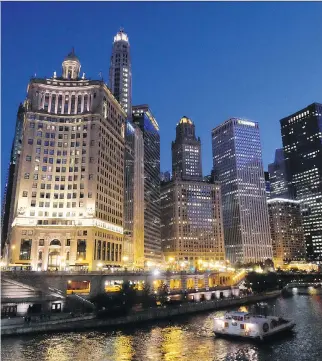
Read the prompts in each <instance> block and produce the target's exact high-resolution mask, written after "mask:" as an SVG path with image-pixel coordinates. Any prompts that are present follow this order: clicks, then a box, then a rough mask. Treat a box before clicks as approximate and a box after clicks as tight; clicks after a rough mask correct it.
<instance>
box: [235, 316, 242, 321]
mask: <svg viewBox="0 0 322 361" xmlns="http://www.w3.org/2000/svg"><path fill="white" fill-rule="evenodd" d="M233 320H235V321H244V317H243V316H233Z"/></svg>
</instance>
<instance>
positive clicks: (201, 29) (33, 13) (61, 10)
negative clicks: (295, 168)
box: [1, 2, 322, 190]
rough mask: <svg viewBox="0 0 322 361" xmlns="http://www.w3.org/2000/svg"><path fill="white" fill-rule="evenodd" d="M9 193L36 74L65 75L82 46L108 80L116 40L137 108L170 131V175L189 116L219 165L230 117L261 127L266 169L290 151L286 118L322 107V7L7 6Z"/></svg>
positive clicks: (166, 160) (207, 164)
mask: <svg viewBox="0 0 322 361" xmlns="http://www.w3.org/2000/svg"><path fill="white" fill-rule="evenodd" d="M1 8H2V11H1V16H2V21H1V23H2V29H1V32H2V49H1V50H2V59H1V61H2V64H1V65H2V69H1V70H2V74H1V75H2V92H1V95H2V98H1V102H2V104H1V105H2V114H1V115H2V122H1V123H2V132H1V135H2V137H1V138H2V143H1V149H2V155H1V161H2V166H1V171H2V172H1V189H2V190H3V188H4V182H5V178H6V170H7V164H8V161H9V156H10V149H11V143H12V139H13V134H14V127H15V121H16V112H17V109H18V105H19V103H20V102H21V101H23V100H24V99H25V96H26V89H27V84H28V81H29V79H30V77H31V76H32V75H34V74H37V77H43V76H47V77H49V76H52V74H53V72H54V71H57V74H60V71H61V63H62V61H63V59H64V57H65V55H67V53H68V52H69V51H70V50H71V48H72V47H73V46H74V47H75V52H76V54H77V55H78V57H79V59H80V61H81V64H82V68H81V72H85V73H86V76H87V77H90V78H92V79H95V78H96V79H97V78H98V74H99V72H100V71H102V74H103V76H104V80H105V81H106V82H108V69H109V64H110V55H111V49H112V40H113V36H114V35H115V34H116V32H117V31H118V30H119V28H120V27H124V29H125V31H126V32H127V33H128V35H129V39H130V44H131V55H132V72H133V104H142V103H147V104H149V105H150V108H151V110H152V112H153V114H154V116H155V117H156V119H157V121H158V123H159V125H160V134H161V170H168V169H171V141H172V140H174V137H175V126H176V124H177V122H178V120H179V119H180V118H181V117H182V116H183V115H186V116H188V117H190V118H191V119H192V120H193V121H194V122H195V125H196V133H197V135H198V136H200V138H201V141H202V157H203V173H204V174H208V173H210V170H211V167H212V152H211V129H212V128H214V127H215V126H216V125H218V124H220V123H221V122H223V121H224V120H226V119H227V118H229V117H237V116H239V117H246V118H248V119H250V120H255V121H258V122H259V123H260V129H261V140H262V145H263V160H264V166H265V168H267V164H268V163H270V162H271V161H272V160H273V158H274V152H275V148H277V147H280V146H281V135H280V126H279V119H281V118H283V117H285V116H287V115H289V114H291V113H293V112H295V111H297V110H300V109H301V108H303V107H305V106H307V105H308V104H311V103H313V102H314V101H317V102H321V101H322V96H321V79H322V56H321V54H322V22H321V12H322V3H304V2H302V3H296V2H285V3H275V2H272V3H262V2H258V3H246V2H241V3H232V2H229V3H204V2H200V3H171V2H163V3H152V2H150V3H144V2H141V3H134V2H132V3H127V2H118V3H101V2H97V3H90V2H86V3H80V2H72V3H60V2H56V3H47V2H35V3H2V4H1Z"/></svg>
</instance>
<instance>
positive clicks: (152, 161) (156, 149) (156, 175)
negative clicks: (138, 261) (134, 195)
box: [132, 105, 162, 266]
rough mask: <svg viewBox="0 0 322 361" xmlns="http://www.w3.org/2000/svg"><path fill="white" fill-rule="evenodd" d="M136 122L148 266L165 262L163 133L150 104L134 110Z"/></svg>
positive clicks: (134, 121)
mask: <svg viewBox="0 0 322 361" xmlns="http://www.w3.org/2000/svg"><path fill="white" fill-rule="evenodd" d="M132 110H133V112H132V120H133V123H134V124H135V125H136V126H137V127H138V128H139V129H140V130H141V132H142V134H143V143H144V156H143V159H144V260H145V266H149V265H157V264H160V263H161V259H162V254H161V234H160V133H159V125H158V123H157V121H156V119H155V118H154V116H153V115H152V112H151V110H150V108H149V106H148V105H137V106H133V107H132Z"/></svg>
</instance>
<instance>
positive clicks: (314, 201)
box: [280, 103, 322, 262]
mask: <svg viewBox="0 0 322 361" xmlns="http://www.w3.org/2000/svg"><path fill="white" fill-rule="evenodd" d="M280 123H281V132H282V141H283V150H284V155H285V161H286V171H287V178H288V182H289V183H290V184H291V186H292V189H293V190H294V195H295V199H296V200H299V201H301V205H302V211H303V228H304V237H305V241H306V250H307V255H308V257H309V258H310V259H311V260H316V261H320V262H321V261H322V104H319V103H313V104H311V105H309V106H307V107H306V108H304V109H301V110H299V111H297V112H296V113H294V114H292V115H290V116H288V117H286V118H283V119H281V120H280Z"/></svg>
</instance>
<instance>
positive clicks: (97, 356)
mask: <svg viewBox="0 0 322 361" xmlns="http://www.w3.org/2000/svg"><path fill="white" fill-rule="evenodd" d="M269 304H270V306H271V308H272V309H274V308H275V310H276V311H275V312H276V314H277V315H283V316H284V317H289V318H293V319H294V320H295V321H296V323H297V325H296V328H295V332H294V333H293V334H291V335H288V336H284V337H281V338H279V339H278V340H275V341H270V342H269V343H264V344H258V343H255V342H249V341H244V340H241V341H236V340H226V339H220V338H218V339H217V338H215V337H214V336H213V334H212V317H213V316H214V314H215V312H207V313H202V314H195V315H189V316H180V317H177V318H174V319H173V320H170V321H169V320H167V321H158V322H156V323H149V324H144V325H140V326H138V327H133V326H131V327H129V326H127V327H123V328H120V329H118V330H114V331H111V330H99V331H91V332H89V331H86V332H85V331H84V332H75V333H56V334H48V335H44V334H42V335H32V336H17V337H12V338H4V339H3V340H2V345H1V360H2V361H87V360H89V361H322V296H301V295H295V296H293V297H290V298H282V297H279V298H278V299H276V300H273V301H270V302H269Z"/></svg>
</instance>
